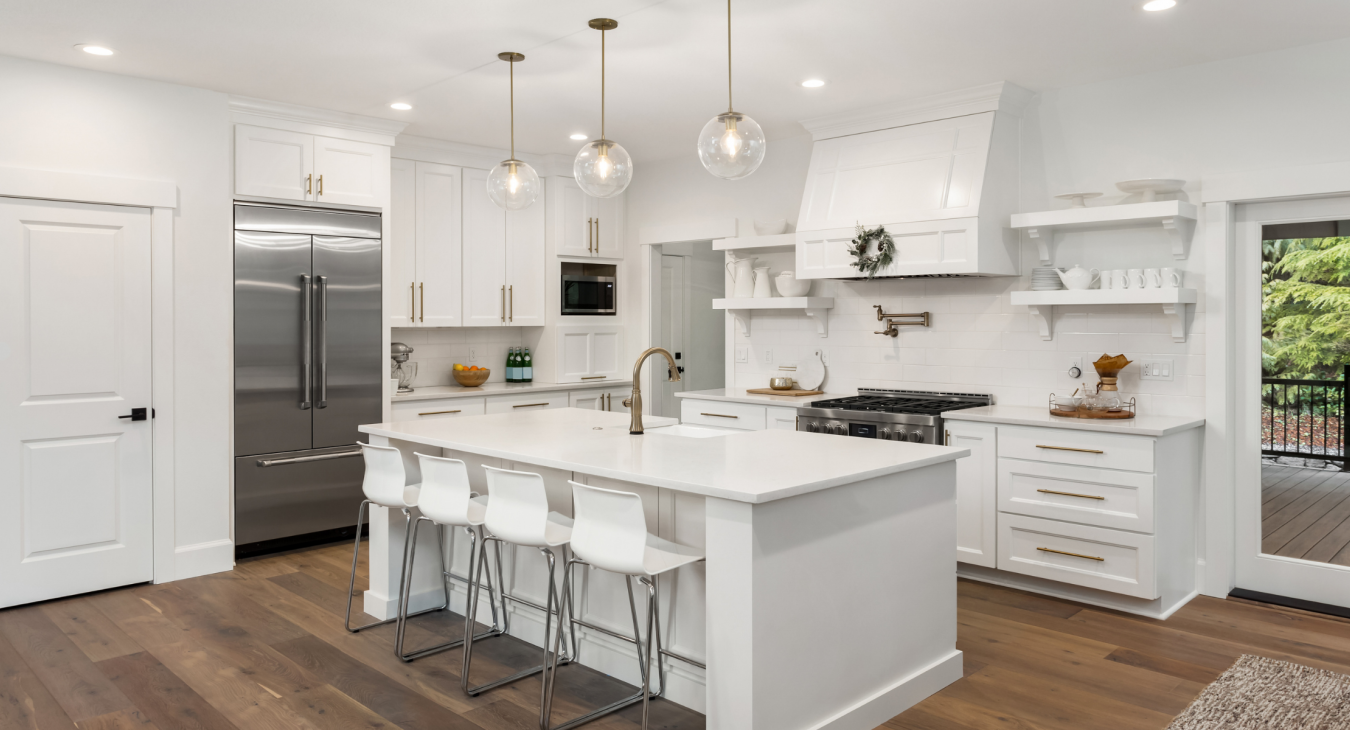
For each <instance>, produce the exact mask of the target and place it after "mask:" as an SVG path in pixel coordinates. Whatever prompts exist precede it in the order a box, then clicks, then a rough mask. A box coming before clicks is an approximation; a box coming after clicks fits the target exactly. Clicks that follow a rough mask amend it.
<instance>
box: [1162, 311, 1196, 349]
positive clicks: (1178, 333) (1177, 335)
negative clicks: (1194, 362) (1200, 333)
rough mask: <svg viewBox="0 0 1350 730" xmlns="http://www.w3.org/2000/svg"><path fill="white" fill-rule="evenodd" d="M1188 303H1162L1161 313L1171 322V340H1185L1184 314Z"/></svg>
mask: <svg viewBox="0 0 1350 730" xmlns="http://www.w3.org/2000/svg"><path fill="white" fill-rule="evenodd" d="M1189 307H1190V305H1189V304H1164V305H1162V310H1163V314H1165V315H1167V316H1168V318H1169V319H1170V320H1171V322H1172V341H1173V342H1185V341H1186V314H1187V311H1186V310H1187V309H1188V308H1189Z"/></svg>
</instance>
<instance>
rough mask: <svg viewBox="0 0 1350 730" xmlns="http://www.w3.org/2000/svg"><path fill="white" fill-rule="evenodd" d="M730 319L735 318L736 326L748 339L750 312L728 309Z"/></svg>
mask: <svg viewBox="0 0 1350 730" xmlns="http://www.w3.org/2000/svg"><path fill="white" fill-rule="evenodd" d="M727 311H728V312H730V313H731V316H732V317H735V318H736V324H737V325H739V326H740V328H741V334H743V335H745V336H746V337H747V338H749V337H750V310H748V309H728V310H727Z"/></svg>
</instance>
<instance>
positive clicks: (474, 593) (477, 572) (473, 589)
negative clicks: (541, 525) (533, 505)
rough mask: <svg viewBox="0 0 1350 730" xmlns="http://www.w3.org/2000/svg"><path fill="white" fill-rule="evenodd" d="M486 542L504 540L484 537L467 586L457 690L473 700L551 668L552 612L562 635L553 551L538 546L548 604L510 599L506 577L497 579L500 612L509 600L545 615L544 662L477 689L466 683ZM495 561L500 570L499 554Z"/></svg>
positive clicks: (562, 661) (565, 660) (563, 660)
mask: <svg viewBox="0 0 1350 730" xmlns="http://www.w3.org/2000/svg"><path fill="white" fill-rule="evenodd" d="M489 542H494V543H498V545H499V546H500V543H502V542H504V541H503V540H501V539H499V538H496V537H491V536H489V537H486V538H484V540H483V544H482V547H480V548H479V550H478V560H477V561H476V564H475V565H474V570H473V580H472V582H471V584H470V587H469V605H468V609H467V610H466V611H465V617H464V621H465V634H464V636H465V641H464V668H463V670H462V671H461V673H460V687H461V688H462V689H463V690H464V693H465V694H467V695H469V696H470V697H476V696H478V695H480V694H482V693H483V692H486V691H488V690H490V689H494V688H496V687H501V686H503V685H507V684H510V683H512V682H516V681H518V680H521V679H524V678H526V677H530V676H533V675H535V674H539V673H541V672H543V671H544V670H545V669H546V668H547V667H548V666H549V665H550V656H551V654H550V652H549V646H548V637H549V636H550V634H551V633H552V631H553V628H552V627H553V615H554V614H555V613H557V614H558V623H559V629H558V633H559V634H562V601H561V600H560V599H559V597H558V590H557V589H558V586H557V581H556V578H555V568H556V558H555V556H554V555H553V551H552V550H550V549H548V548H543V547H541V548H539V552H540V553H542V554H543V555H544V559H545V561H547V563H548V597H547V598H546V599H545V603H546V604H547V605H544V606H540V605H538V604H535V603H533V602H531V601H527V600H525V599H523V598H519V597H516V596H512V595H510V594H508V593H507V592H506V577H505V576H504V575H502V574H500V572H499V573H498V579H499V580H500V581H501V599H502V609H503V611H506V601H507V600H511V601H514V602H516V603H523V604H525V605H527V606H531V607H534V608H538V609H540V610H542V611H543V612H544V661H543V663H542V664H540V665H539V666H537V667H532V668H530V669H524V670H521V671H519V672H516V673H515V674H512V675H510V676H507V677H503V678H501V679H498V680H494V681H492V682H488V683H486V684H481V685H478V686H476V687H475V686H471V685H470V682H469V671H470V668H471V666H472V662H473V643H474V641H475V640H476V638H477V637H474V636H472V635H471V634H470V633H469V632H470V630H471V626H472V623H471V622H472V621H473V616H474V615H475V614H476V613H477V611H478V594H479V593H480V592H481V588H482V581H481V578H482V574H483V572H484V571H485V570H486V569H487V543H489ZM497 559H498V561H499V562H498V566H499V567H498V570H499V571H500V565H501V564H500V560H501V555H500V552H498V554H497ZM557 651H558V647H557V646H555V647H554V652H557ZM553 656H555V659H556V662H555V663H556V664H557V665H558V666H561V665H565V664H569V663H571V661H572V659H571V657H569V656H561V657H556V655H553ZM544 691H545V689H544V688H541V690H540V693H541V694H540V697H541V700H542V699H543V696H544Z"/></svg>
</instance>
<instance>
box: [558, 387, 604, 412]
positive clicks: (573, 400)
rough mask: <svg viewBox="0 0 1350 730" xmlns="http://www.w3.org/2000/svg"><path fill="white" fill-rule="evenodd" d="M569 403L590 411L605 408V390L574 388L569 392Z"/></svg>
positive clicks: (574, 406) (573, 406)
mask: <svg viewBox="0 0 1350 730" xmlns="http://www.w3.org/2000/svg"><path fill="white" fill-rule="evenodd" d="M567 404H568V405H569V406H571V407H572V408H585V409H586V410H589V411H603V410H605V392H604V391H602V390H574V391H572V392H571V393H569V394H568V400H567Z"/></svg>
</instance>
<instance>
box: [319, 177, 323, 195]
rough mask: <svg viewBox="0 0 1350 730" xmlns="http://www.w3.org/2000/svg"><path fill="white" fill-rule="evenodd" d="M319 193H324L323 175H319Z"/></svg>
mask: <svg viewBox="0 0 1350 730" xmlns="http://www.w3.org/2000/svg"><path fill="white" fill-rule="evenodd" d="M319 195H323V175H320V176H319Z"/></svg>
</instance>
